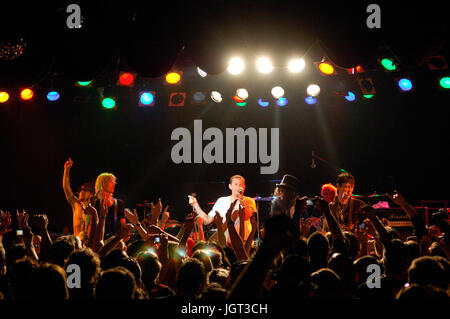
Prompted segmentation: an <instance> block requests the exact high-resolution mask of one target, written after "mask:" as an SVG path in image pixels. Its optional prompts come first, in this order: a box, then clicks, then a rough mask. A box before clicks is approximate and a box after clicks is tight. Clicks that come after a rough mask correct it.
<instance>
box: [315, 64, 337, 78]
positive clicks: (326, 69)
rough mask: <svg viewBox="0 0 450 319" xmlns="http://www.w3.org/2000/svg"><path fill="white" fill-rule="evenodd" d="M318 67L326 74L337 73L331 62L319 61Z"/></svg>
mask: <svg viewBox="0 0 450 319" xmlns="http://www.w3.org/2000/svg"><path fill="white" fill-rule="evenodd" d="M318 68H319V70H320V72H322V73H323V74H325V75H332V74H334V73H335V72H334V67H333V66H332V65H331V64H329V63H325V62H322V63H319V66H318Z"/></svg>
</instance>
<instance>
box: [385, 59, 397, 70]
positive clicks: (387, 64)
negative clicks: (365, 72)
mask: <svg viewBox="0 0 450 319" xmlns="http://www.w3.org/2000/svg"><path fill="white" fill-rule="evenodd" d="M381 65H382V66H383V67H384V68H385V69H386V70H388V71H394V70H395V69H397V66H396V65H395V63H394V61H393V60H392V59H383V60H381Z"/></svg>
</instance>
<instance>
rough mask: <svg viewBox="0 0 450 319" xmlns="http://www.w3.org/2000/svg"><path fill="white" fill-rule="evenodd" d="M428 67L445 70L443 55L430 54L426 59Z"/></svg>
mask: <svg viewBox="0 0 450 319" xmlns="http://www.w3.org/2000/svg"><path fill="white" fill-rule="evenodd" d="M427 64H428V68H429V69H430V70H447V69H448V65H447V62H446V61H445V59H444V57H443V56H440V55H438V56H430V57H429V58H428V59H427Z"/></svg>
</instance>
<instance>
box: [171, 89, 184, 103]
mask: <svg viewBox="0 0 450 319" xmlns="http://www.w3.org/2000/svg"><path fill="white" fill-rule="evenodd" d="M185 100H186V93H185V92H173V93H170V98H169V106H184V102H185Z"/></svg>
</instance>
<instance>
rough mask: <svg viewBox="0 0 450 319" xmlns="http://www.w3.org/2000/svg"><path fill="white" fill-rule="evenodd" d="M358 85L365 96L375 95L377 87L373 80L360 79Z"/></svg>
mask: <svg viewBox="0 0 450 319" xmlns="http://www.w3.org/2000/svg"><path fill="white" fill-rule="evenodd" d="M358 84H359V87H360V88H361V92H362V94H363V95H372V96H373V95H375V86H374V85H373V82H372V79H371V78H364V79H358Z"/></svg>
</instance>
